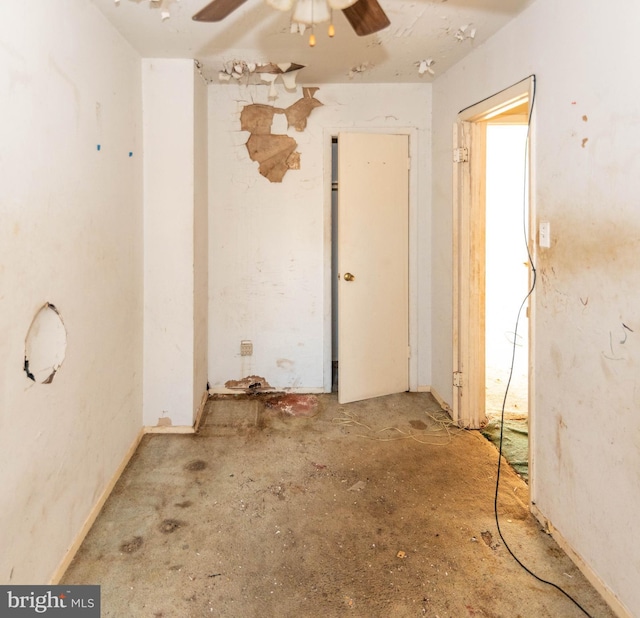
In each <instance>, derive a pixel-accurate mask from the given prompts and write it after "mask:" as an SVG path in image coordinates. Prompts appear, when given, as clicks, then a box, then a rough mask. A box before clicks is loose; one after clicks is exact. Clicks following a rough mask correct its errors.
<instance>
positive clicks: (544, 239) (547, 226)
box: [538, 221, 551, 249]
mask: <svg viewBox="0 0 640 618" xmlns="http://www.w3.org/2000/svg"><path fill="white" fill-rule="evenodd" d="M538 245H539V246H540V247H542V248H544V249H548V248H549V247H551V223H549V221H540V228H539V232H538Z"/></svg>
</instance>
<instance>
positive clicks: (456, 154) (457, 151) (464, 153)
mask: <svg viewBox="0 0 640 618" xmlns="http://www.w3.org/2000/svg"><path fill="white" fill-rule="evenodd" d="M468 160H469V149H468V148H465V147H464V146H461V147H460V148H454V150H453V162H454V163H466V162H467V161H468Z"/></svg>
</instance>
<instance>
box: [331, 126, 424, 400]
mask: <svg viewBox="0 0 640 618" xmlns="http://www.w3.org/2000/svg"><path fill="white" fill-rule="evenodd" d="M339 133H381V134H386V135H407V136H408V138H409V158H410V160H411V167H410V169H409V255H408V260H409V346H410V348H411V356H410V357H409V390H410V391H412V392H415V391H417V390H418V207H417V204H418V163H419V160H418V130H417V129H416V128H415V127H394V128H388V129H387V128H371V127H354V126H342V127H336V126H334V127H325V128H324V131H323V145H324V157H323V160H324V187H325V190H324V335H323V348H324V354H323V356H324V362H323V387H324V392H325V393H330V392H331V379H332V363H331V336H332V324H331V307H332V302H333V298H332V294H331V274H332V273H331V229H332V225H333V221H332V219H331V161H332V152H331V150H332V149H331V143H332V139H333V138H335V137H338V134H339ZM339 190H340V189H339V188H338V191H339ZM338 388H339V386H338Z"/></svg>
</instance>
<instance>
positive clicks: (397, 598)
mask: <svg viewBox="0 0 640 618" xmlns="http://www.w3.org/2000/svg"><path fill="white" fill-rule="evenodd" d="M241 397H243V399H242V398H240V399H234V398H230V399H217V400H216V399H213V400H211V401H210V402H209V403H208V409H207V412H206V416H205V418H204V420H203V422H202V425H201V429H200V432H199V433H198V434H196V435H175V434H174V435H160V434H149V435H147V436H145V437H144V438H143V440H142V443H141V445H140V447H139V448H138V450H137V451H136V453H135V455H134V457H133V458H132V461H131V463H130V465H129V466H128V467H127V468H126V470H125V472H124V473H123V475H122V477H121V479H120V481H119V482H118V484H117V485H116V488H115V489H114V491H113V493H112V495H111V497H110V498H109V499H108V500H107V502H106V504H105V506H104V508H103V510H102V512H101V514H100V516H99V517H98V519H97V520H96V523H95V525H94V526H93V528H92V529H91V531H90V532H89V534H88V535H87V537H86V539H85V542H84V543H83V545H82V547H81V548H80V550H79V552H78V554H77V556H76V558H75V560H74V561H73V563H72V564H71V566H70V567H69V569H68V571H67V573H66V575H65V577H64V579H63V583H66V584H81V583H85V584H99V585H101V592H102V615H103V617H104V618H106V617H118V618H120V617H126V618H132V617H133V618H135V617H138V616H140V617H142V616H145V617H147V616H163V617H167V618H169V617H175V618H190V617H193V618H203V617H204V616H217V617H233V618H235V617H237V618H245V617H248V616H251V617H253V616H269V617H271V616H278V617H279V616H283V617H288V616H292V617H293V616H295V617H301V618H306V617H309V618H316V617H323V618H333V617H341V616H351V617H358V618H377V617H381V618H382V617H384V618H387V617H389V618H404V617H414V616H429V617H430V618H436V617H439V618H460V617H464V616H472V615H473V616H483V617H485V618H486V617H493V618H499V617H504V618H517V617H518V616H520V617H521V618H534V617H535V618H544V617H547V618H557V617H558V616H562V618H574V617H575V618H578V617H582V616H583V614H582V612H581V611H580V610H579V609H577V608H576V607H575V606H573V605H572V604H571V603H570V602H569V601H568V600H567V599H566V598H565V597H564V596H563V595H561V594H560V593H558V592H557V591H554V590H553V589H551V588H550V587H548V586H544V585H543V584H541V583H540V582H538V581H536V580H534V579H533V578H531V576H530V575H528V574H527V573H526V572H524V571H523V570H522V569H521V568H520V567H519V566H518V565H517V564H516V563H515V561H514V560H513V559H512V557H511V556H510V555H509V554H508V552H507V550H506V548H505V547H504V545H503V544H502V543H501V542H499V536H498V532H497V530H496V527H495V520H494V513H493V494H494V489H495V486H494V483H495V475H496V464H497V457H496V455H497V453H496V449H495V448H494V447H493V445H491V444H490V443H489V442H488V441H486V440H485V439H484V438H482V437H481V436H480V434H479V433H478V432H471V431H462V430H458V429H455V428H453V427H451V426H450V424H448V417H447V416H446V415H445V414H444V412H442V410H440V409H439V407H438V406H437V404H436V403H435V401H434V400H433V399H432V398H431V396H430V395H429V394H428V393H403V394H401V395H393V396H389V397H381V398H377V399H375V400H371V401H369V402H356V403H352V404H348V405H346V406H340V405H339V404H338V403H337V399H336V397H335V395H322V396H318V397H317V413H316V414H315V416H312V417H308V416H289V415H286V414H280V413H277V414H274V411H273V409H268V408H265V405H264V404H265V399H264V398H266V397H269V395H259V396H248V395H242V396H241ZM415 421H420V423H423V424H424V425H425V426H426V428H422V427H421V426H416V423H415ZM197 461H202V462H206V464H207V465H206V466H205V467H203V468H201V469H197V470H195V471H194V470H192V469H189V464H190V462H197ZM196 467H198V466H196ZM501 477H502V482H501V492H500V500H499V512H500V517H501V527H502V529H503V533H504V534H505V536H506V537H507V538H508V539H509V542H510V544H511V546H512V547H513V548H514V549H515V550H516V551H517V553H518V555H519V557H520V558H521V559H522V560H523V561H524V562H525V563H526V564H527V565H529V566H530V567H531V568H533V569H534V570H535V571H537V572H540V573H542V574H543V575H544V576H545V577H546V578H549V579H551V580H552V581H554V582H556V583H558V584H560V585H562V586H563V587H565V588H566V589H567V591H568V592H569V593H570V594H571V595H572V596H574V597H575V598H576V599H578V600H579V602H580V603H582V604H583V605H584V606H585V607H586V608H587V609H588V610H589V611H590V612H591V614H592V615H593V616H598V617H599V618H613V617H614V614H613V613H612V612H611V611H610V610H609V609H608V608H607V607H606V605H605V604H604V602H603V601H602V599H601V598H600V597H599V596H598V594H597V593H596V592H595V590H594V589H593V588H592V587H591V586H590V584H589V583H588V582H587V581H586V580H585V579H584V577H583V576H582V575H581V573H580V572H579V571H578V569H577V568H576V567H575V566H574V565H573V563H572V562H571V561H570V560H569V559H568V558H567V556H566V555H565V554H564V553H563V552H562V551H561V550H560V549H559V548H558V546H557V545H556V544H555V542H554V541H553V539H552V538H551V537H550V536H548V535H547V534H546V533H545V532H544V531H543V530H541V528H540V526H539V525H538V523H537V522H536V521H535V520H534V519H533V517H532V516H531V515H530V514H529V512H528V507H527V504H528V488H527V485H526V484H525V483H524V481H523V480H522V479H521V478H519V477H518V476H517V475H516V474H515V473H514V472H513V470H511V469H510V468H509V467H507V466H505V467H503V469H502V473H501ZM187 503H189V507H188V508H187V507H186V504H187ZM487 533H488V534H487ZM138 539H139V540H138ZM143 539H144V541H143ZM483 541H484V542H483Z"/></svg>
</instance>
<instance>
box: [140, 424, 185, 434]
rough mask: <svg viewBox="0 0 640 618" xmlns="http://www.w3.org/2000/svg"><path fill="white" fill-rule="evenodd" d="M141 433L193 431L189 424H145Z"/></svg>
mask: <svg viewBox="0 0 640 618" xmlns="http://www.w3.org/2000/svg"><path fill="white" fill-rule="evenodd" d="M142 431H143V433H145V434H146V433H195V432H196V430H195V429H194V428H193V427H192V426H191V425H145V426H144V427H143V428H142Z"/></svg>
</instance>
